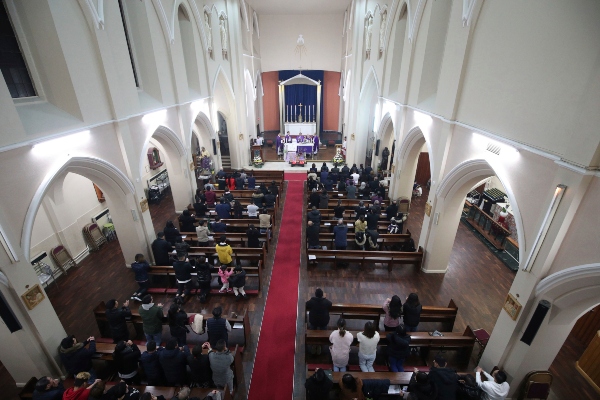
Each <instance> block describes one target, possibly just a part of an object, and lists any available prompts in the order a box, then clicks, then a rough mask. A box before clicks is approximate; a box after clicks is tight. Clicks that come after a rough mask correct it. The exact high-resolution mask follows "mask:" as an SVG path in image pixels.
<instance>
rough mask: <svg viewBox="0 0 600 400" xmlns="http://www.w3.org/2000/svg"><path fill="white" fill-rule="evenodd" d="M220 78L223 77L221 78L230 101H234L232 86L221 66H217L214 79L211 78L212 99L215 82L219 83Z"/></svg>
mask: <svg viewBox="0 0 600 400" xmlns="http://www.w3.org/2000/svg"><path fill="white" fill-rule="evenodd" d="M220 76H223V78H224V79H225V82H226V84H227V87H228V88H229V91H228V92H229V95H231V97H232V100H233V99H235V93H234V92H233V86H232V85H231V81H230V80H229V78H228V77H227V74H226V73H225V70H223V67H222V66H221V64H219V67H218V68H217V72H216V73H215V77H214V78H213V84H212V95H213V97H214V95H215V89H216V87H217V82H218V81H219V77H220ZM229 95H228V96H229Z"/></svg>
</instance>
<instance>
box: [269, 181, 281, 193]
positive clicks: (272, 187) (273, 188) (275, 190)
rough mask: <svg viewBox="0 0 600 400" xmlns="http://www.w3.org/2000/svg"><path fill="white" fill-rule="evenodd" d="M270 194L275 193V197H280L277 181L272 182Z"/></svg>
mask: <svg viewBox="0 0 600 400" xmlns="http://www.w3.org/2000/svg"><path fill="white" fill-rule="evenodd" d="M269 192H271V193H273V195H274V196H279V187H277V185H276V184H275V181H271V186H269Z"/></svg>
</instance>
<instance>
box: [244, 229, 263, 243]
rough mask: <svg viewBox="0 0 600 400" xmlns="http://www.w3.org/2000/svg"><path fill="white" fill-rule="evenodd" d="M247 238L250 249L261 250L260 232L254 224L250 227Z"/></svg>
mask: <svg viewBox="0 0 600 400" xmlns="http://www.w3.org/2000/svg"><path fill="white" fill-rule="evenodd" d="M246 237H247V238H248V247H252V248H260V247H261V245H260V240H259V239H260V231H259V230H258V229H256V227H255V226H254V224H250V225H248V230H247V231H246Z"/></svg>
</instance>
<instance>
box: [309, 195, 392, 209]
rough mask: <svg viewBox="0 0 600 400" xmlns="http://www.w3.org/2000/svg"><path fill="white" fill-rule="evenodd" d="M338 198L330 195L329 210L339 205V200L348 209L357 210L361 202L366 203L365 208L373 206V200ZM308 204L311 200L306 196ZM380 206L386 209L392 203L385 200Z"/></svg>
mask: <svg viewBox="0 0 600 400" xmlns="http://www.w3.org/2000/svg"><path fill="white" fill-rule="evenodd" d="M337 197H338V196H332V195H331V193H330V194H329V201H328V202H327V208H331V209H333V208H335V207H337V205H338V200H342V206H344V207H347V208H352V209H354V208H356V207H358V203H360V202H361V201H362V202H363V203H364V205H365V206H368V205H371V204H372V203H371V199H370V198H369V199H344V198H339V199H338V198H337ZM306 203H307V204H310V200H309V198H308V196H306ZM379 205H380V206H381V208H383V209H385V208H386V207H387V206H389V205H390V201H389V200H385V199H384V200H383V201H382V202H379Z"/></svg>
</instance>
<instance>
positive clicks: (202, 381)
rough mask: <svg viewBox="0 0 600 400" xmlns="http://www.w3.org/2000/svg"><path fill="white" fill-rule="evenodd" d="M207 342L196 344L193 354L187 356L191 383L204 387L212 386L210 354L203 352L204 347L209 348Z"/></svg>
mask: <svg viewBox="0 0 600 400" xmlns="http://www.w3.org/2000/svg"><path fill="white" fill-rule="evenodd" d="M208 347H209V346H207V345H206V343H204V344H203V345H202V346H199V345H196V346H194V349H193V350H192V354H190V355H189V356H188V357H187V363H188V365H189V367H190V378H191V384H192V385H194V386H199V387H202V388H207V387H210V386H211V383H210V382H211V380H212V371H211V370H210V361H209V356H208V354H203V351H202V350H203V349H207V350H208Z"/></svg>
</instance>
